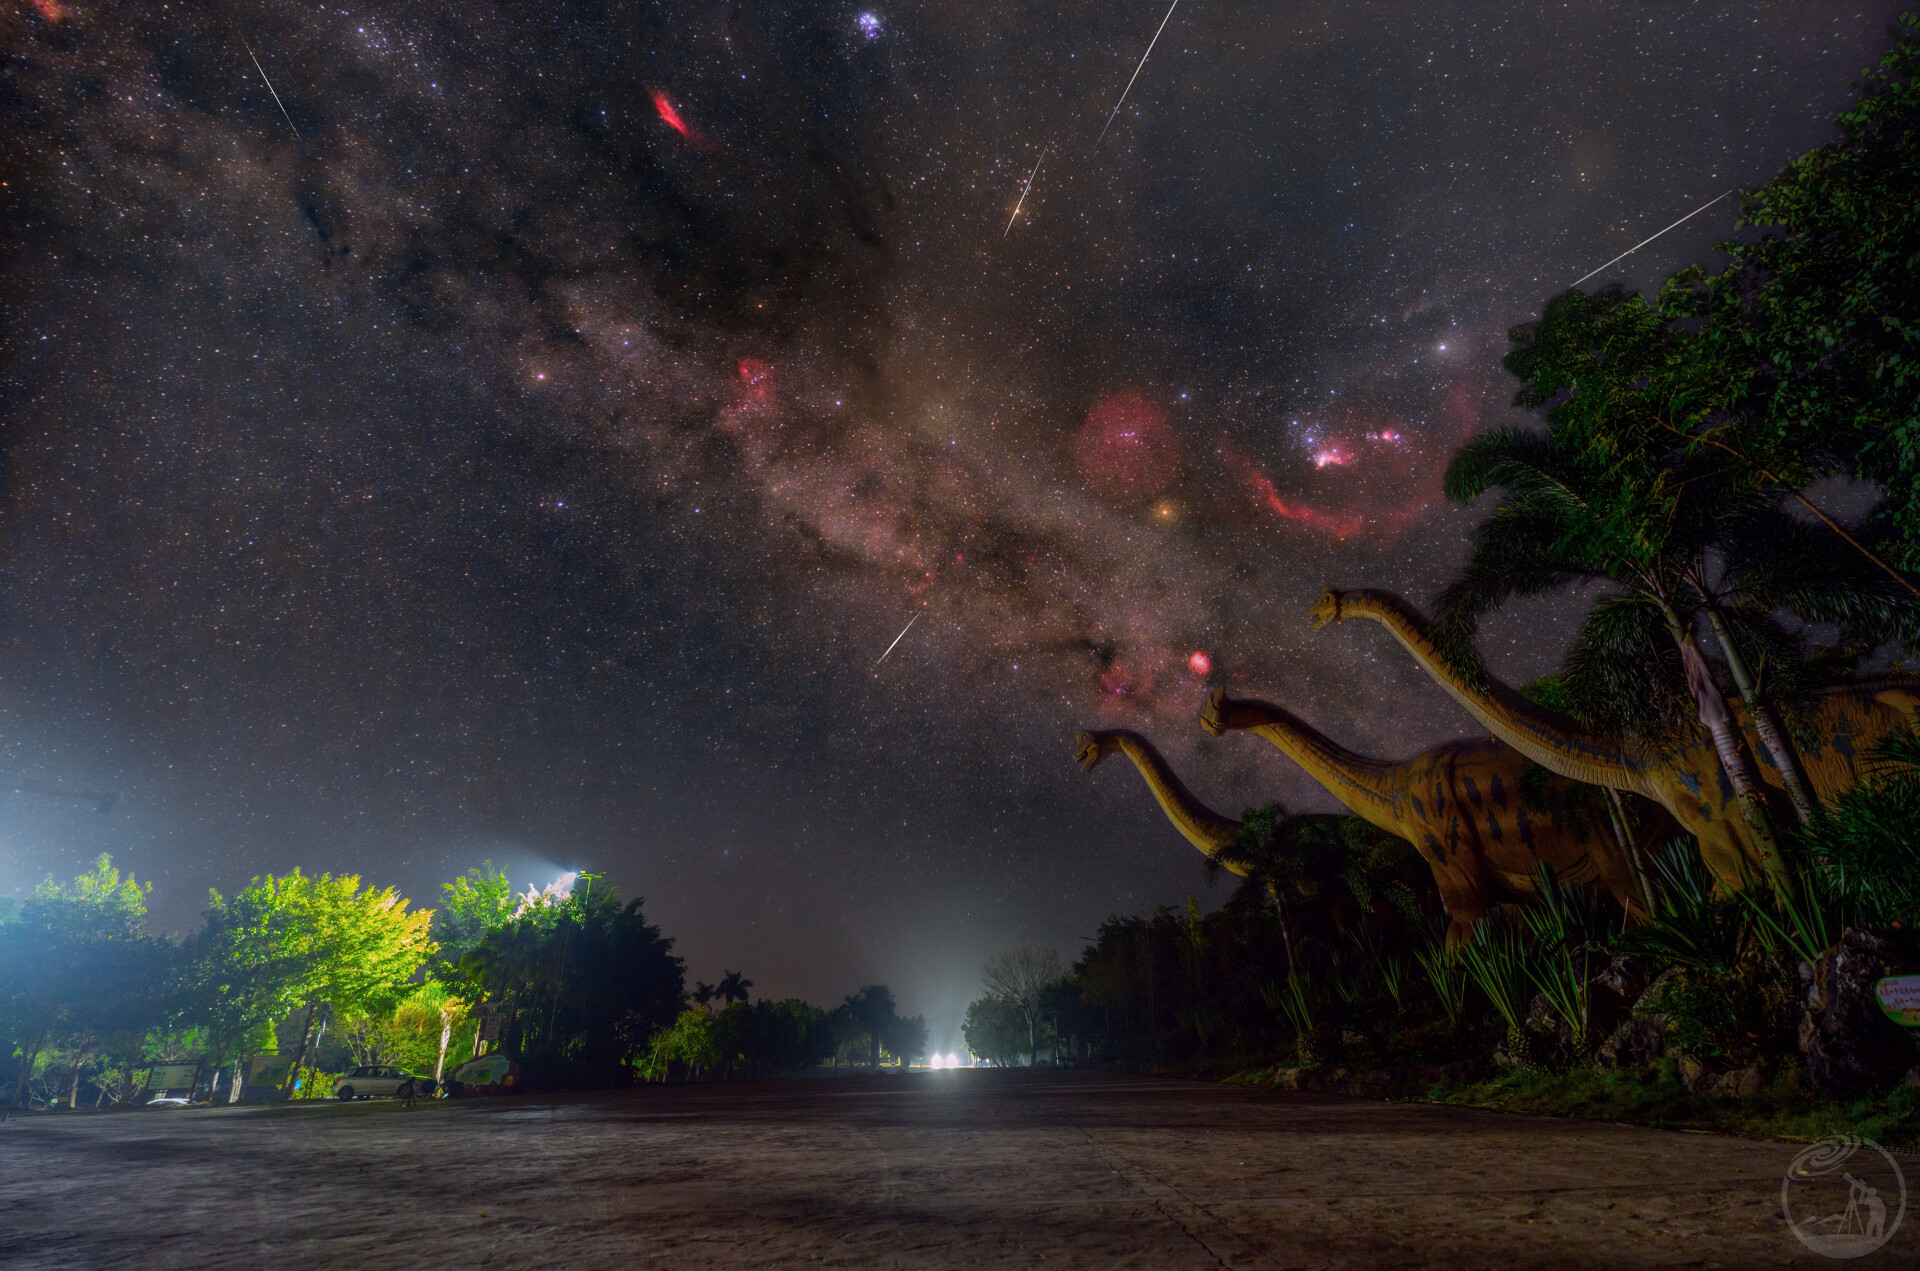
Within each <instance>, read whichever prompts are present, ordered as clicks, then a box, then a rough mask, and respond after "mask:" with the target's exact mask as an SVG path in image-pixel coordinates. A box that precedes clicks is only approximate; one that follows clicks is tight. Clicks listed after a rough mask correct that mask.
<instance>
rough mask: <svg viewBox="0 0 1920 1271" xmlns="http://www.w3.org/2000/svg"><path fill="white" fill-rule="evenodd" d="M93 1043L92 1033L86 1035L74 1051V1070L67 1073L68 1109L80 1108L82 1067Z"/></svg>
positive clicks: (77, 1109) (73, 1110)
mask: <svg viewBox="0 0 1920 1271" xmlns="http://www.w3.org/2000/svg"><path fill="white" fill-rule="evenodd" d="M92 1045H93V1038H92V1036H91V1035H89V1036H87V1037H84V1038H82V1039H81V1041H80V1045H79V1046H77V1047H76V1048H75V1049H74V1052H73V1071H71V1072H70V1073H68V1074H67V1111H69V1112H78V1111H79V1110H80V1069H81V1067H82V1066H83V1065H84V1064H85V1063H86V1062H87V1050H88V1048H89V1047H91V1046H92Z"/></svg>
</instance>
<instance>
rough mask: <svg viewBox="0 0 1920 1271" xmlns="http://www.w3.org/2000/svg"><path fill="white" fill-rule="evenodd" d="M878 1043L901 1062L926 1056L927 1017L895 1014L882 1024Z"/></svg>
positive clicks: (908, 1062)
mask: <svg viewBox="0 0 1920 1271" xmlns="http://www.w3.org/2000/svg"><path fill="white" fill-rule="evenodd" d="M880 1045H881V1046H882V1047H883V1048H885V1050H886V1052H887V1053H888V1054H889V1055H892V1056H893V1057H894V1058H895V1059H897V1060H899V1061H900V1062H901V1063H903V1064H911V1063H912V1062H913V1061H914V1060H916V1059H924V1058H926V1054H927V1017H926V1016H924V1015H906V1016H902V1015H895V1016H894V1017H893V1018H892V1019H891V1020H889V1021H888V1022H887V1023H886V1024H885V1025H884V1026H883V1028H882V1031H881V1035H880Z"/></svg>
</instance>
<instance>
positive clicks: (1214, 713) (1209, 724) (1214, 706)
mask: <svg viewBox="0 0 1920 1271" xmlns="http://www.w3.org/2000/svg"><path fill="white" fill-rule="evenodd" d="M1227 705H1228V703H1227V690H1226V689H1224V688H1219V687H1216V688H1215V689H1214V690H1213V692H1211V693H1209V694H1207V704H1206V705H1205V706H1202V707H1201V708H1200V727H1202V728H1204V729H1206V730H1207V731H1208V732H1210V733H1212V734H1213V735H1214V736H1215V737H1218V736H1220V735H1221V734H1222V733H1224V732H1226V731H1227Z"/></svg>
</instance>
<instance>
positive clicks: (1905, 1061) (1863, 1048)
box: [1800, 927, 1916, 1099]
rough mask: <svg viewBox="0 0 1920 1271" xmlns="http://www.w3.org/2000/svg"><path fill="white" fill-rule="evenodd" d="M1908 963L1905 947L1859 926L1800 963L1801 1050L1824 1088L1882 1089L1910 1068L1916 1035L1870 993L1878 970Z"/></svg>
mask: <svg viewBox="0 0 1920 1271" xmlns="http://www.w3.org/2000/svg"><path fill="white" fill-rule="evenodd" d="M1912 967H1913V959H1912V957H1911V955H1910V953H1909V951H1907V950H1905V949H1903V948H1901V947H1900V946H1899V945H1896V944H1895V943H1894V941H1893V940H1892V939H1889V938H1888V937H1887V936H1885V935H1883V934H1881V933H1879V932H1875V931H1869V930H1867V929H1866V928H1863V927H1849V928H1847V929H1846V931H1844V932H1843V933H1841V936H1840V942H1839V943H1838V944H1836V945H1834V946H1833V947H1832V948H1831V949H1828V950H1826V951H1825V952H1824V953H1822V954H1821V955H1820V957H1819V959H1818V960H1817V961H1815V962H1813V963H1812V964H1808V963H1805V962H1802V963H1801V964H1800V983H1801V988H1802V990H1803V992H1804V996H1803V998H1802V1005H1803V1006H1804V1008H1805V1010H1804V1013H1803V1014H1802V1015H1801V1017H1800V1053H1801V1054H1802V1055H1804V1056H1806V1060H1807V1075H1808V1076H1810V1077H1812V1078H1813V1083H1814V1085H1816V1086H1818V1087H1819V1088H1820V1090H1821V1091H1822V1092H1823V1093H1826V1094H1829V1095H1832V1096H1834V1097H1836V1098H1842V1099H1844V1098H1851V1097H1853V1096H1855V1095H1859V1094H1863V1093H1865V1092H1866V1091H1869V1090H1875V1089H1885V1088H1886V1087H1888V1086H1891V1085H1893V1084H1894V1083H1895V1082H1897V1081H1899V1080H1900V1079H1901V1077H1902V1076H1903V1075H1904V1074H1905V1073H1906V1072H1907V1070H1908V1069H1909V1068H1911V1067H1913V1064H1914V1059H1915V1057H1916V1055H1915V1049H1914V1042H1913V1039H1912V1038H1911V1037H1909V1036H1908V1035H1907V1032H1906V1030H1905V1029H1903V1028H1901V1027H1900V1026H1899V1025H1898V1024H1895V1023H1894V1022H1893V1021H1892V1020H1890V1019H1888V1018H1887V1017H1886V1014H1885V1012H1883V1011H1882V1010H1881V1009H1880V1003H1879V1000H1878V999H1877V998H1875V996H1874V992H1873V986H1874V984H1875V983H1876V982H1877V981H1878V980H1879V979H1880V977H1881V976H1884V975H1894V974H1898V973H1900V972H1903V971H1908V970H1911V969H1912Z"/></svg>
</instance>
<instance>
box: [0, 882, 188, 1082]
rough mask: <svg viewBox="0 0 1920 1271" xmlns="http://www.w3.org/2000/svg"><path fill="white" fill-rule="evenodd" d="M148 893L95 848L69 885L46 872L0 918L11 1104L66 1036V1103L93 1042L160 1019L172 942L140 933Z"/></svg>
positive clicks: (0, 1013) (1, 1008)
mask: <svg viewBox="0 0 1920 1271" xmlns="http://www.w3.org/2000/svg"><path fill="white" fill-rule="evenodd" d="M150 890H151V884H146V885H142V884H140V883H139V882H137V881H136V880H135V879H134V878H133V877H132V876H131V875H128V876H126V877H122V876H121V874H120V871H119V870H117V869H115V868H114V866H113V861H112V858H111V857H108V856H104V855H103V856H101V857H99V858H98V859H97V860H96V861H95V862H94V866H93V868H92V869H91V870H89V871H87V872H86V873H83V874H81V875H79V876H78V877H76V878H75V879H74V880H73V882H72V883H71V884H70V885H65V886H63V885H61V884H59V883H56V882H55V881H54V880H53V879H51V878H49V879H47V880H46V881H45V882H44V883H42V884H41V885H40V886H39V887H38V888H36V889H35V891H34V894H33V896H32V897H31V898H29V899H28V900H27V901H25V902H24V903H23V904H21V905H20V906H19V908H18V910H17V911H16V913H15V915H14V918H13V920H12V921H10V922H7V923H5V924H4V925H0V966H4V967H6V968H7V974H6V976H5V978H4V979H0V1034H4V1036H5V1037H6V1039H7V1041H8V1042H9V1043H10V1049H12V1050H13V1051H14V1052H15V1053H16V1054H17V1055H18V1056H19V1059H18V1065H19V1066H18V1069H17V1071H16V1075H15V1080H14V1085H13V1102H14V1103H15V1104H23V1103H25V1102H26V1101H27V1098H28V1084H29V1082H30V1081H31V1079H32V1076H33V1072H34V1067H35V1064H36V1063H37V1061H38V1059H39V1058H40V1056H41V1054H42V1052H43V1051H44V1050H45V1048H46V1047H47V1046H48V1044H49V1043H50V1042H53V1041H55V1040H56V1039H60V1038H65V1039H67V1040H68V1041H69V1042H70V1045H69V1046H68V1047H67V1050H68V1054H69V1064H70V1066H69V1069H68V1079H67V1082H66V1086H67V1089H66V1098H67V1099H68V1101H69V1103H71V1102H72V1100H73V1099H74V1098H75V1097H76V1096H77V1093H78V1086H79V1078H80V1071H81V1068H82V1066H83V1065H84V1063H85V1061H86V1059H87V1057H88V1056H89V1055H90V1054H91V1053H93V1052H94V1051H95V1050H96V1048H98V1047H99V1046H100V1045H101V1044H102V1043H103V1042H105V1041H106V1039H108V1038H109V1037H111V1036H115V1035H139V1034H144V1033H145V1032H146V1031H147V1030H148V1029H149V1028H152V1027H154V1026H155V1025H157V1024H158V1023H159V1022H160V1021H161V1020H162V1019H163V1018H164V1017H165V1016H166V1014H167V1011H168V1006H169V1002H168V992H169V989H170V986H171V984H170V982H171V975H172V959H173V948H172V946H171V945H170V944H169V943H168V942H167V941H165V940H162V939H158V938H155V937H151V936H148V935H146V934H145V926H146V897H147V894H148V892H149V891H150Z"/></svg>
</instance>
